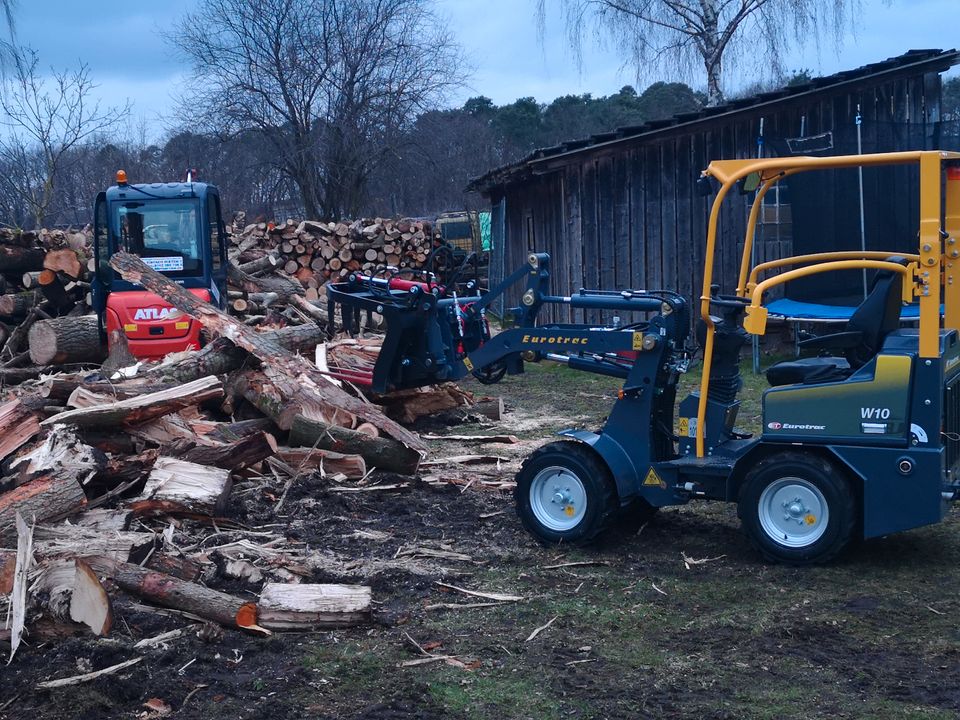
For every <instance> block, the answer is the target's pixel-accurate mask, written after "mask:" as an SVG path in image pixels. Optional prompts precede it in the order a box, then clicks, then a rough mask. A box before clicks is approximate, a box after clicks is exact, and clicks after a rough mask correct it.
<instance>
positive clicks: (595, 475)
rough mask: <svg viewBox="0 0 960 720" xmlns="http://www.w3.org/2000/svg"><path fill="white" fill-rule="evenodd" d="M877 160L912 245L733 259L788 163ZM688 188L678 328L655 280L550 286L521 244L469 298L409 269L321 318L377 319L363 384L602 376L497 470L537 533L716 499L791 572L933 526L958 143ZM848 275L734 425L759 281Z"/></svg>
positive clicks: (959, 440)
mask: <svg viewBox="0 0 960 720" xmlns="http://www.w3.org/2000/svg"><path fill="white" fill-rule="evenodd" d="M881 165H913V166H915V167H917V168H918V171H919V193H920V198H919V209H920V218H919V220H920V222H919V228H918V238H919V242H918V246H917V251H916V253H912V254H903V253H897V252H893V251H890V252H883V251H867V252H864V251H837V252H828V253H821V254H816V255H802V256H797V257H789V258H784V259H781V260H776V261H772V262H766V263H761V264H758V265H751V261H750V257H751V247H752V244H753V239H754V234H755V229H756V225H757V220H758V217H759V214H760V209H761V203H762V202H763V197H764V195H765V194H766V193H767V192H768V191H769V190H770V189H771V188H772V187H774V186H775V185H776V183H778V182H779V181H781V180H782V179H784V178H787V177H790V176H791V175H794V174H797V173H801V172H816V171H823V170H829V169H835V168H853V167H857V166H863V167H874V166H881ZM741 182H744V184H746V185H747V186H748V187H755V188H756V193H755V198H754V201H753V206H752V209H751V212H750V215H749V220H748V224H747V231H746V237H745V238H744V243H743V256H742V262H741V264H740V273H739V277H738V279H737V285H736V291H735V292H734V293H733V294H731V295H722V294H719V290H718V286H716V285H714V282H715V279H714V276H713V269H714V256H715V254H716V250H717V247H716V245H717V236H718V235H717V230H718V223H719V218H720V210H721V206H722V205H723V203H724V202H725V201H726V200H728V199H729V198H730V196H731V193H732V191H733V190H734V188H735V187H736V186H737V185H738V183H741ZM701 183H703V184H708V185H714V186H716V185H718V189H717V191H716V194H715V198H714V201H713V205H712V209H711V212H710V218H709V225H708V232H707V238H706V253H705V258H706V260H705V266H704V273H703V293H702V295H701V297H700V298H699V300H698V301H697V302H696V303H695V308H696V310H697V314H698V316H699V317H698V319H697V321H696V323H692V322H691V307H690V304H689V303H688V301H687V299H686V298H684V297H681V296H680V295H678V294H676V293H674V292H671V291H666V290H664V291H659V290H658V291H652V290H627V291H603V290H580V291H579V292H577V293H575V294H573V295H570V296H558V295H553V294H551V292H550V288H549V278H550V274H549V270H550V258H549V257H548V256H547V255H544V254H531V255H530V256H529V259H528V262H527V264H526V265H525V266H524V267H521V268H519V269H518V270H516V271H515V272H514V273H513V274H512V275H510V276H509V277H507V278H506V279H505V280H504V282H503V283H502V284H501V285H499V286H498V287H495V288H492V289H491V290H490V292H488V293H485V294H481V293H480V292H479V290H478V289H477V288H476V287H475V286H473V287H468V288H467V289H466V290H464V289H463V288H462V287H461V286H457V285H455V284H451V285H450V286H441V285H439V284H437V283H436V282H435V281H433V280H431V279H429V278H427V279H424V280H423V281H410V280H400V279H398V278H396V277H389V276H380V277H367V276H361V275H353V276H350V277H349V278H348V280H347V282H344V283H340V284H336V285H334V286H332V288H331V289H330V292H329V295H328V298H329V303H330V312H331V314H332V313H333V312H334V311H335V310H336V308H337V306H340V309H341V312H342V317H343V318H344V320H345V321H346V322H347V325H348V327H349V326H350V325H351V324H352V323H354V322H355V321H357V320H359V317H360V316H361V314H362V313H363V312H364V311H367V312H378V313H381V314H382V315H384V317H385V318H386V321H387V327H388V332H387V336H386V338H385V343H384V347H383V351H382V353H381V355H380V357H379V359H378V362H377V365H376V367H375V369H374V372H373V375H372V378H370V383H371V384H372V386H373V388H374V389H375V390H379V391H386V390H390V389H399V388H407V387H415V386H420V385H426V384H431V383H435V382H440V381H444V380H455V379H458V378H461V377H463V376H465V375H467V374H469V373H474V374H475V375H476V376H477V377H479V378H480V379H481V380H484V381H486V382H493V381H496V380H498V379H499V378H500V377H502V376H503V374H504V373H510V374H517V373H520V372H522V371H523V365H524V362H529V361H539V360H551V361H557V362H562V363H566V364H568V365H569V366H570V367H572V368H576V369H579V370H584V371H587V372H594V373H601V374H604V375H610V376H614V377H617V378H620V379H622V381H623V385H622V388H621V389H620V391H619V394H618V399H617V400H616V402H615V403H614V405H613V407H612V408H611V410H610V414H609V416H608V418H607V420H606V424H605V425H604V426H603V427H602V428H601V429H600V430H598V431H597V432H587V431H582V430H571V431H566V432H563V433H561V435H563V436H564V439H562V440H560V441H558V442H552V443H550V444H548V445H546V446H544V447H542V448H540V449H538V450H536V451H535V452H534V453H533V454H532V455H530V457H529V458H527V459H526V461H525V462H524V463H523V466H522V469H521V470H520V472H519V473H518V475H517V489H516V505H517V512H518V514H519V516H520V519H521V521H522V522H523V524H524V526H525V527H526V528H527V529H528V530H529V531H530V532H531V533H532V534H533V535H534V536H536V537H537V538H539V539H540V540H542V541H545V542H548V543H574V544H576V543H583V542H587V541H589V540H591V539H593V538H594V537H596V536H597V535H598V534H599V533H600V532H602V531H603V530H604V529H605V528H606V527H607V525H608V523H609V522H610V520H611V519H612V518H613V516H614V515H615V513H617V512H618V511H620V510H621V509H629V510H630V511H632V512H638V513H652V512H653V511H654V510H655V509H656V508H659V507H663V506H667V505H678V504H682V503H686V502H688V501H690V500H693V499H697V498H703V499H711V500H725V501H730V502H735V503H737V504H738V510H739V515H740V518H741V521H742V524H743V528H744V530H745V532H746V534H747V536H748V537H749V538H750V540H751V541H752V543H753V544H754V545H755V546H756V548H757V549H758V550H759V552H760V553H761V554H762V555H763V556H764V557H766V558H767V559H770V560H774V561H780V562H786V563H792V564H797V565H801V564H809V563H818V562H825V561H828V560H830V559H831V558H833V557H834V556H835V555H836V554H837V553H839V552H840V551H841V550H842V549H843V548H844V547H845V546H846V545H847V544H848V543H849V542H850V541H851V540H852V539H854V537H861V538H872V537H877V536H881V535H886V534H889V533H893V532H896V531H900V530H907V529H910V528H916V527H919V526H922V525H927V524H931V523H935V522H938V521H939V520H941V519H942V518H943V517H944V514H945V513H946V511H947V509H948V507H949V503H950V501H952V500H954V499H955V498H956V497H957V494H958V490H960V482H958V479H957V468H958V463H960V336H958V329H960V154H957V153H946V152H938V151H917V152H899V153H885V154H876V155H857V156H840V157H794V158H774V159H760V160H720V161H715V162H712V163H711V164H710V166H709V167H708V168H707V169H706V170H704V171H703V173H702V178H701ZM849 270H867V271H870V272H871V274H872V275H873V280H872V284H871V285H870V288H869V292H868V293H867V294H866V297H865V299H864V300H863V302H862V303H861V304H860V305H859V307H857V308H856V310H855V311H854V312H853V314H852V316H851V317H850V319H849V321H848V322H847V325H846V327H845V328H844V330H843V331H842V332H837V333H832V334H829V335H824V336H820V337H815V338H811V339H808V340H805V341H803V342H801V343H800V344H801V347H802V348H803V349H804V350H806V351H813V352H815V353H816V356H815V357H808V358H804V359H799V360H793V361H787V362H783V363H778V364H776V365H774V366H772V367H771V368H770V369H769V370H768V373H767V377H768V380H769V381H770V384H771V387H770V388H769V389H767V390H765V391H764V392H763V397H762V430H761V432H760V434H759V435H758V436H755V437H752V436H749V435H745V434H741V433H739V432H737V431H736V430H735V423H736V419H737V410H738V408H739V404H740V401H739V399H738V396H739V394H740V392H741V388H742V382H741V378H740V370H739V365H740V355H741V349H742V348H743V346H744V344H745V343H746V342H747V341H748V340H749V337H750V335H751V334H754V335H762V334H764V332H765V330H766V321H767V310H766V308H765V307H764V306H763V303H762V301H763V296H764V293H765V292H766V291H767V290H769V289H771V288H773V287H774V286H776V285H781V284H783V283H786V282H790V281H791V280H794V279H797V278H801V277H805V276H809V275H813V274H819V273H831V272H837V271H849ZM523 280H525V281H526V289H525V291H524V292H523V294H522V295H521V300H520V304H519V306H518V307H517V308H515V309H514V310H513V312H512V314H513V316H514V318H515V320H516V327H513V328H511V329H508V330H503V331H502V332H499V333H497V334H495V335H492V334H491V332H490V329H489V326H488V323H487V319H486V308H487V307H489V305H490V303H491V302H492V301H493V299H494V298H496V297H497V296H499V295H501V294H502V293H503V292H504V291H505V290H506V289H507V288H508V287H509V286H510V285H512V284H514V283H518V282H521V281H523ZM458 290H459V293H458ZM911 302H916V303H918V305H919V327H918V328H901V326H900V312H901V309H902V307H903V305H904V304H905V303H911ZM550 304H563V305H569V306H572V307H574V308H594V309H603V310H611V311H615V312H616V314H617V315H618V316H623V315H626V314H627V313H637V315H633V316H630V317H641V318H643V319H642V320H640V321H637V322H634V323H632V324H629V325H616V326H613V325H610V326H596V325H579V324H538V323H537V315H538V311H539V310H540V309H541V308H542V307H543V306H544V305H550ZM941 318H942V321H941ZM692 329H694V333H693V334H694V336H695V340H696V344H694V343H693V342H691V340H692V339H693V338H691V337H690V336H691V330H692ZM699 350H702V353H703V363H702V380H701V383H700V389H699V391H698V392H694V393H692V394H690V395H689V396H688V397H686V398H685V399H683V400H681V401H680V402H679V405H677V402H676V401H677V397H676V396H677V382H678V379H679V378H680V376H681V374H683V373H684V372H686V371H687V369H688V367H689V364H690V362H691V360H692V359H693V356H694V354H695V353H696V352H698V351H699Z"/></svg>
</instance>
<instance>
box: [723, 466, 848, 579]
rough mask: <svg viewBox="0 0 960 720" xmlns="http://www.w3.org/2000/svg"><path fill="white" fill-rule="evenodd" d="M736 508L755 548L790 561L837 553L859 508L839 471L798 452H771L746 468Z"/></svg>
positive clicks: (819, 560)
mask: <svg viewBox="0 0 960 720" xmlns="http://www.w3.org/2000/svg"><path fill="white" fill-rule="evenodd" d="M738 513H739V515H740V521H741V522H742V524H743V529H744V532H745V533H746V534H747V537H749V538H750V540H751V542H752V543H753V545H754V546H755V547H756V548H757V550H759V551H760V553H761V554H762V555H763V556H764V557H765V558H767V559H768V560H772V561H774V562H782V563H787V564H790V565H813V564H817V563H825V562H828V561H829V560H832V559H833V558H834V557H836V555H837V554H838V553H840V552H841V551H842V550H843V549H844V548H845V547H846V546H847V544H848V543H849V542H850V539H851V537H852V536H853V530H854V527H855V526H856V514H857V513H856V500H855V496H854V493H853V489H852V488H851V487H850V481H849V480H848V479H847V478H846V477H845V476H844V475H843V473H842V472H841V471H840V470H839V469H838V468H837V467H836V466H835V465H834V464H833V463H831V462H829V461H827V460H825V459H823V458H821V457H818V456H816V455H809V454H803V453H797V452H783V453H777V454H776V455H771V456H770V457H768V458H765V459H764V460H762V461H761V462H760V463H759V464H758V465H757V466H756V467H755V468H754V469H753V470H751V471H750V473H749V474H748V475H747V477H746V479H745V480H744V484H743V487H742V488H741V491H740V503H739V507H738Z"/></svg>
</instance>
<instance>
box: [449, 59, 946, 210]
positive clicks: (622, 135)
mask: <svg viewBox="0 0 960 720" xmlns="http://www.w3.org/2000/svg"><path fill="white" fill-rule="evenodd" d="M958 62H960V52H958V51H957V50H940V49H936V50H909V51H908V52H906V53H904V54H903V55H898V56H896V57H892V58H887V59H886V60H883V61H881V62H875V63H870V64H868V65H863V66H862V67H859V68H856V69H854V70H843V71H841V72H838V73H834V74H833V75H827V76H824V77H818V78H813V79H812V80H810V82H806V83H800V84H798V85H790V86H785V87H782V88H779V89H777V90H772V91H768V92H762V93H758V94H756V95H752V96H750V97H746V98H737V99H734V100H729V101H727V102H725V103H723V104H721V105H714V106H710V107H705V108H703V109H702V110H698V111H696V112H686V113H681V114H679V115H674V116H673V117H670V118H664V119H660V120H651V121H650V122H647V123H644V124H643V125H631V126H627V127H619V128H616V129H615V130H613V131H610V132H605V133H599V134H596V135H591V136H590V137H588V138H580V139H577V140H570V141H567V142H563V143H560V144H559V145H554V146H552V147H546V148H538V149H536V150H534V151H533V152H531V153H530V154H529V155H527V156H526V157H524V158H522V159H521V160H518V161H516V162H512V163H509V164H507V165H503V166H501V167H499V168H495V169H493V170H490V171H489V172H487V173H485V174H484V175H481V176H480V177H478V178H475V179H473V180H471V181H470V184H469V185H468V186H467V190H468V191H480V192H484V191H488V190H490V189H491V188H493V187H495V186H497V185H502V184H505V183H508V182H510V181H512V180H515V179H518V178H519V177H520V176H522V175H524V174H526V173H528V172H530V171H531V170H532V167H533V165H535V164H537V163H540V162H544V161H547V160H551V159H555V158H558V157H561V156H566V155H573V154H577V153H582V152H589V151H592V150H595V149H596V148H598V147H606V146H610V145H615V144H618V143H625V142H630V141H633V140H636V139H638V138H643V137H645V136H650V135H654V134H656V133H661V132H664V131H668V130H674V129H676V128H678V127H680V126H683V125H693V124H696V123H699V122H702V121H705V120H715V119H716V118H717V117H719V116H723V115H731V114H735V113H743V112H747V111H751V110H756V109H757V108H759V107H763V106H767V105H771V104H776V103H780V102H784V101H788V100H789V101H792V100H794V99H796V97H797V96H799V95H804V94H810V95H813V94H818V93H823V92H827V91H829V90H834V89H836V88H838V87H840V86H842V85H845V84H847V83H860V82H863V81H864V80H869V79H873V78H875V77H877V76H880V75H884V74H886V73H891V72H901V71H903V70H907V69H913V70H919V69H921V68H922V67H923V66H930V67H929V70H937V71H943V70H946V69H947V68H949V67H950V66H952V65H955V64H957V63H958Z"/></svg>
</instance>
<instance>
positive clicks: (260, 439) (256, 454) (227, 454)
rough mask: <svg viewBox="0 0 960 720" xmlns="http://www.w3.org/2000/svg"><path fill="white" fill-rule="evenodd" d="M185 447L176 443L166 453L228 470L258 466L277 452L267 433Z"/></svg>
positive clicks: (181, 442)
mask: <svg viewBox="0 0 960 720" xmlns="http://www.w3.org/2000/svg"><path fill="white" fill-rule="evenodd" d="M185 445H186V442H185V441H183V440H181V441H178V442H174V443H172V444H171V445H170V446H169V447H168V448H166V452H168V453H170V454H172V455H174V456H176V457H177V458H179V459H180V460H185V461H187V462H191V463H197V464H199V465H209V466H213V467H218V468H224V469H226V470H237V469H240V468H245V467H250V466H251V465H256V464H257V463H258V462H260V461H261V460H264V459H266V458H268V457H270V456H271V455H273V454H274V453H276V451H277V441H276V440H275V439H274V438H273V436H272V435H270V434H269V433H265V432H257V433H253V434H250V435H247V436H245V437H242V438H240V439H238V440H235V441H234V442H232V443H229V444H226V443H224V444H216V445H195V446H194V447H186V446H185Z"/></svg>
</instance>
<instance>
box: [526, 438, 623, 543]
mask: <svg viewBox="0 0 960 720" xmlns="http://www.w3.org/2000/svg"><path fill="white" fill-rule="evenodd" d="M577 482H579V484H580V485H579V489H578V487H577V485H576V483H577ZM548 483H556V487H555V488H553V487H549V488H548V487H547V484H548ZM555 491H556V492H557V493H558V494H565V497H564V498H563V499H562V500H560V501H559V502H555V501H554V500H551V499H548V498H547V496H548V495H549V494H551V493H553V492H555ZM514 498H515V500H516V505H517V515H518V516H519V517H520V521H521V522H522V523H523V526H524V527H525V528H526V529H527V531H528V532H530V533H531V534H532V535H533V536H534V537H536V538H537V539H538V540H540V541H542V542H545V543H549V544H558V543H563V544H571V545H583V544H586V543H589V542H590V541H591V540H593V539H594V538H596V537H597V536H598V535H599V534H600V533H602V532H603V531H604V530H606V529H607V528H608V527H609V525H610V521H611V520H612V518H613V516H614V514H615V513H616V510H617V493H616V490H615V487H614V483H613V478H612V477H611V475H610V470H609V469H608V468H607V466H606V464H605V463H604V462H603V461H602V460H601V459H600V457H599V456H598V455H597V454H596V452H594V451H593V449H591V448H590V447H588V446H587V445H584V444H582V443H579V442H571V441H566V442H565V441H560V442H553V443H550V444H549V445H544V446H543V447H542V448H540V449H538V450H537V451H535V452H534V453H533V454H532V455H531V456H530V457H529V458H527V459H526V460H525V461H524V463H523V465H522V466H521V468H520V472H518V473H517V488H516V490H515V491H514ZM555 506H556V507H555ZM568 508H570V510H569V511H568V510H567V509H568ZM564 515H566V516H567V517H568V518H569V519H566V518H565V517H564Z"/></svg>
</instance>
